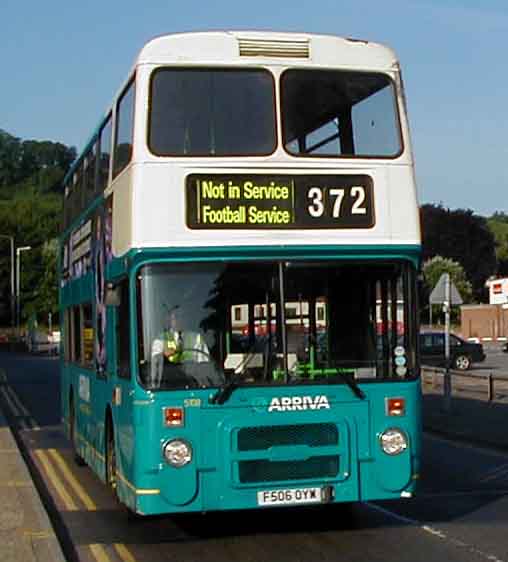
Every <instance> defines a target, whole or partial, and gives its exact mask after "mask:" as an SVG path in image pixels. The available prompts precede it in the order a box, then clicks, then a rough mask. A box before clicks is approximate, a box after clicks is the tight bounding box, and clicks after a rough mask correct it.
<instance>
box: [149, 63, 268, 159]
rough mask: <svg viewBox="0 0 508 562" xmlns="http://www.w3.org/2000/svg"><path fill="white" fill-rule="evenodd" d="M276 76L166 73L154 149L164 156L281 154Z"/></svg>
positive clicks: (156, 81) (156, 92)
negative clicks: (276, 113) (279, 152)
mask: <svg viewBox="0 0 508 562" xmlns="http://www.w3.org/2000/svg"><path fill="white" fill-rule="evenodd" d="M275 130H276V128H275V98H274V82H273V77H272V75H271V74H270V73H269V72H268V71H266V70H261V69H219V68H218V69H209V68H208V69H199V68H193V69H185V68H160V69H157V70H156V71H155V72H154V73H153V75H152V80H151V90H150V117H149V135H148V136H149V139H148V143H149V147H150V150H151V151H152V152H153V153H154V154H157V155H160V156H257V155H267V154H271V153H272V152H273V151H274V150H275V145H276V133H275Z"/></svg>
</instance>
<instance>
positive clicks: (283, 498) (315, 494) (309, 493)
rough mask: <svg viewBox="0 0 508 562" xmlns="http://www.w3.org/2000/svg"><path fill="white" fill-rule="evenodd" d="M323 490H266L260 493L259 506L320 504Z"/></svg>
mask: <svg viewBox="0 0 508 562" xmlns="http://www.w3.org/2000/svg"><path fill="white" fill-rule="evenodd" d="M321 501H322V491H321V488H293V489H291V490H265V491H263V492H258V505H293V504H301V503H320V502H321Z"/></svg>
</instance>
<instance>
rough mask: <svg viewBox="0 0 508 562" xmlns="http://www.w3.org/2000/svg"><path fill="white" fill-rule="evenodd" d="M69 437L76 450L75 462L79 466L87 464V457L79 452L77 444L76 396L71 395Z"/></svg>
mask: <svg viewBox="0 0 508 562" xmlns="http://www.w3.org/2000/svg"><path fill="white" fill-rule="evenodd" d="M69 438H70V440H71V445H72V449H73V451H74V462H75V463H76V464H77V465H78V466H85V465H86V462H85V459H84V458H83V457H82V456H81V455H80V454H79V453H78V448H77V446H76V442H77V437H76V410H75V408H74V398H73V397H72V395H71V398H70V400H69Z"/></svg>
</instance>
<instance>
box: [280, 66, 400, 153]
mask: <svg viewBox="0 0 508 562" xmlns="http://www.w3.org/2000/svg"><path fill="white" fill-rule="evenodd" d="M281 104H282V133H283V143H284V148H285V149H286V151H287V152H289V153H290V154H292V155H295V156H312V157H363V158H365V157H367V158H394V157H396V156H398V155H399V154H400V153H401V151H402V143H401V133H400V126H399V119H398V112H397V104H396V97H395V87H394V84H393V83H392V81H391V79H390V78H389V77H388V76H387V75H385V74H380V73H374V72H351V71H344V70H320V69H319V70H316V69H311V70H309V69H292V70H287V71H286V72H284V74H283V75H282V77H281Z"/></svg>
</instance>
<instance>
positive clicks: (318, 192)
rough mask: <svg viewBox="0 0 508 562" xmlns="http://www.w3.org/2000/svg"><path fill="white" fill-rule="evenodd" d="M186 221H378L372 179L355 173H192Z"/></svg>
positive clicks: (200, 224)
mask: <svg viewBox="0 0 508 562" xmlns="http://www.w3.org/2000/svg"><path fill="white" fill-rule="evenodd" d="M186 206H187V226H189V228H201V229H248V230H253V229H295V228H299V229H325V228H326V229H331V228H335V229H341V228H372V227H373V226H374V224H375V212H374V196H373V182H372V178H371V177H370V176H367V175H364V174H355V175H293V176H289V175H259V174H252V175H247V174H231V175H225V174H220V175H216V174H210V175H205V174H191V175H189V176H187V180H186Z"/></svg>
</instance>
